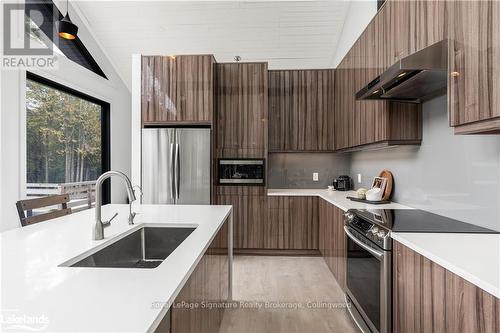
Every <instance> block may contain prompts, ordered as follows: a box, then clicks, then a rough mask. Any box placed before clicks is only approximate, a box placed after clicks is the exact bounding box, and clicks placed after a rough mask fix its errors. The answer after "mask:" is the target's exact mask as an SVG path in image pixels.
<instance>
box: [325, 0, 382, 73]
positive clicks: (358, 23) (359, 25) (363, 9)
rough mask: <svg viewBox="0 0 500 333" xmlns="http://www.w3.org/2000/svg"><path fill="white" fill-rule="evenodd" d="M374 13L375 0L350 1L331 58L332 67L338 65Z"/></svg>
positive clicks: (375, 11)
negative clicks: (335, 48) (333, 54)
mask: <svg viewBox="0 0 500 333" xmlns="http://www.w3.org/2000/svg"><path fill="white" fill-rule="evenodd" d="M375 14H377V1H376V0H369V1H363V0H361V1H357V0H354V1H351V3H350V4H349V10H348V12H347V17H346V19H345V21H344V27H343V28H342V34H341V35H340V39H339V42H338V45H337V50H336V52H335V56H334V57H333V60H332V66H333V67H337V66H338V65H339V63H340V62H341V61H342V59H343V58H344V56H345V55H346V54H347V52H348V51H349V50H350V49H351V47H352V45H353V44H354V42H355V41H356V40H357V39H358V38H359V36H360V35H361V33H362V32H363V31H364V30H365V28H366V26H367V25H368V23H370V21H371V20H372V18H373V17H374V16H375Z"/></svg>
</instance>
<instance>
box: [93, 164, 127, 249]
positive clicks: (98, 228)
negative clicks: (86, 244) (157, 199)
mask: <svg viewBox="0 0 500 333" xmlns="http://www.w3.org/2000/svg"><path fill="white" fill-rule="evenodd" d="M112 176H118V177H119V178H121V179H122V180H123V181H124V182H125V185H126V187H127V195H128V200H129V202H132V201H135V200H136V198H135V193H134V189H133V187H132V183H131V182H130V179H129V178H128V177H127V176H126V175H125V174H124V173H123V172H120V171H108V172H105V173H103V174H102V175H101V176H100V177H99V178H97V181H96V185H95V225H94V233H93V239H94V240H101V239H104V227H105V226H106V225H109V223H110V222H111V220H110V221H102V217H101V205H102V202H101V201H102V193H101V191H102V189H101V188H102V184H103V183H104V181H105V180H106V179H108V178H111V177H112ZM115 216H116V214H115ZM113 218H114V217H113Z"/></svg>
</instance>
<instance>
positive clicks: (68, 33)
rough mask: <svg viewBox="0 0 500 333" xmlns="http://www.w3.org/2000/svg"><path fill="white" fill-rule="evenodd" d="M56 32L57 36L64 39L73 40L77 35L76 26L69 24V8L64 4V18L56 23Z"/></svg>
mask: <svg viewBox="0 0 500 333" xmlns="http://www.w3.org/2000/svg"><path fill="white" fill-rule="evenodd" d="M57 31H58V33H59V36H60V37H61V38H64V39H70V40H72V39H75V38H76V35H77V34H78V26H77V25H76V24H74V23H73V22H71V19H70V18H69V7H68V5H67V2H66V16H64V18H63V19H62V20H60V21H57Z"/></svg>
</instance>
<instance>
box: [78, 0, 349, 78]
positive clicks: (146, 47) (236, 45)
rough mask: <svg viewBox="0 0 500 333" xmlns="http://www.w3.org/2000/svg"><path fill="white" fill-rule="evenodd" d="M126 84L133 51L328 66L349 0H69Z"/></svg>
mask: <svg viewBox="0 0 500 333" xmlns="http://www.w3.org/2000/svg"><path fill="white" fill-rule="evenodd" d="M72 3H73V6H75V7H76V8H75V9H77V10H78V12H80V15H83V16H84V19H86V20H87V22H88V24H89V26H90V30H91V32H92V33H93V35H94V37H95V38H96V39H97V41H98V42H99V43H100V44H101V45H102V47H103V48H104V52H106V54H107V55H108V56H109V57H110V58H111V59H110V60H111V61H112V62H113V63H114V65H115V67H116V69H117V70H118V72H119V74H120V75H121V77H122V78H123V80H124V81H125V83H126V84H127V85H128V86H129V87H130V85H131V82H130V80H131V55H132V54H135V53H140V54H214V55H215V58H216V60H217V61H218V62H232V61H234V57H235V56H236V55H239V56H241V58H242V61H267V62H269V68H271V69H283V68H285V69H295V68H297V69H304V68H330V67H332V63H333V57H334V55H335V51H336V49H337V43H338V40H339V37H340V34H341V32H342V27H343V25H344V20H345V18H346V15H347V12H348V8H349V3H350V1H341V0H330V1H248V0H247V1H241V0H240V1H219V2H215V1H116V0H115V1H79V2H72Z"/></svg>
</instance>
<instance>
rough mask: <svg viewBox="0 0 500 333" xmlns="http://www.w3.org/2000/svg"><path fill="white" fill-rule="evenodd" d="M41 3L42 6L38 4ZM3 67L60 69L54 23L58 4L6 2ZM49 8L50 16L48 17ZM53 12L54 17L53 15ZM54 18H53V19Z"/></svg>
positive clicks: (4, 5)
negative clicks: (55, 47) (54, 47)
mask: <svg viewBox="0 0 500 333" xmlns="http://www.w3.org/2000/svg"><path fill="white" fill-rule="evenodd" d="M37 5H39V6H37ZM2 7H3V8H2V10H3V15H2V17H3V27H2V28H3V36H2V37H3V45H2V46H3V52H2V59H1V68H2V69H30V68H44V69H56V68H55V67H56V66H55V65H56V64H57V56H55V55H54V50H53V42H52V41H53V40H54V36H55V31H54V24H53V22H55V21H56V20H57V17H58V16H57V14H58V11H57V8H56V7H55V6H47V3H35V2H33V1H26V3H4V4H3V5H2ZM42 9H43V10H47V11H48V15H49V19H48V20H47V13H44V12H42ZM50 16H52V17H50ZM51 19H52V20H51Z"/></svg>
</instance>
